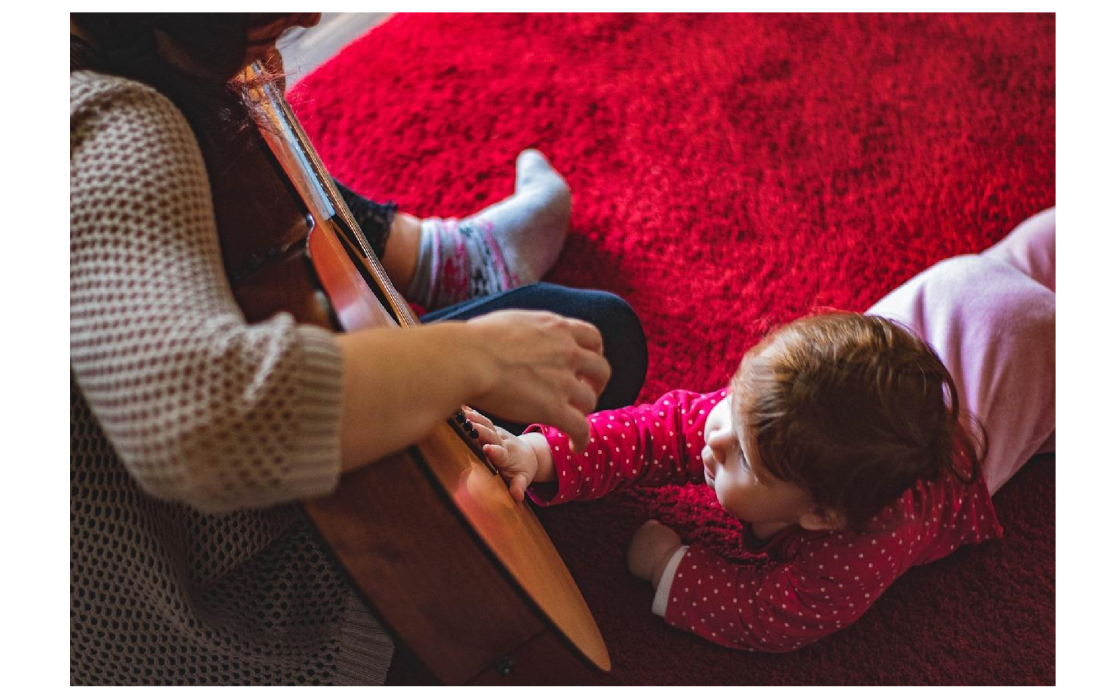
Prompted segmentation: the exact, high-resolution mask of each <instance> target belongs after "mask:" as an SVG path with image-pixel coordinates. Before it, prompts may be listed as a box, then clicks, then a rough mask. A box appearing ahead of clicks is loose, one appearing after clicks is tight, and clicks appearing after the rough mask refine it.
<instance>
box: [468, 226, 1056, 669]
mask: <svg viewBox="0 0 1120 698" xmlns="http://www.w3.org/2000/svg"><path fill="white" fill-rule="evenodd" d="M1054 227H1055V226H1054V213H1053V211H1052V210H1051V211H1048V212H1044V213H1042V214H1039V215H1038V216H1035V217H1034V218H1032V219H1030V220H1028V221H1027V222H1025V223H1023V224H1022V225H1020V226H1019V228H1017V229H1016V230H1015V231H1013V232H1012V233H1011V234H1010V235H1009V236H1008V237H1007V238H1006V239H1005V240H1004V241H1003V242H1001V243H1000V244H998V245H996V246H995V247H993V248H991V249H990V250H987V251H985V252H984V253H983V254H981V255H966V256H963V257H957V258H954V259H952V260H948V261H945V262H942V263H940V264H938V265H936V266H934V267H933V268H931V269H929V270H927V271H925V272H923V273H922V274H920V275H919V276H917V277H915V278H914V279H912V280H911V281H909V282H907V283H906V284H905V285H903V286H902V287H900V288H899V289H897V290H896V291H894V292H893V293H891V294H890V295H888V296H887V297H886V298H884V299H883V300H882V301H880V302H879V303H877V304H876V305H875V306H874V307H872V308H871V309H870V310H869V311H868V314H867V315H860V314H856V313H830V314H824V315H816V316H811V317H806V318H802V319H799V320H797V321H795V322H792V323H790V324H788V325H785V326H784V327H782V328H780V329H778V330H777V331H775V332H773V333H772V334H771V335H769V336H768V337H767V338H765V339H764V340H763V341H762V342H760V343H759V344H758V345H757V346H755V347H754V348H753V349H751V350H750V351H749V352H748V353H747V355H746V356H745V357H744V358H743V360H742V362H741V364H740V366H739V368H738V370H737V371H736V372H735V374H734V376H733V378H732V379H731V382H730V385H729V386H728V387H727V388H725V389H723V390H719V391H716V392H714V393H708V394H700V393H694V392H689V391H684V390H676V391H672V392H670V393H668V394H666V395H664V396H662V397H660V398H658V399H657V400H656V401H655V402H652V403H650V404H647V405H640V406H634V407H626V408H623V409H618V410H612V411H607V412H600V413H597V414H594V415H592V416H591V417H589V423H590V427H591V442H590V445H589V446H588V447H587V448H586V449H585V450H584V451H583V452H582V453H576V452H573V450H572V449H571V446H570V443H569V441H568V439H567V437H566V436H565V435H564V434H562V433H560V432H559V431H557V430H556V429H554V428H552V427H545V426H540V425H533V426H531V427H530V428H529V429H528V430H527V431H526V433H524V434H522V435H521V436H514V435H513V434H512V433H510V432H508V431H505V430H504V429H501V428H498V427H495V426H494V425H493V424H492V423H491V422H490V421H489V420H488V419H486V418H485V417H483V416H482V415H479V414H478V413H475V412H472V413H470V418H471V420H472V422H474V423H476V425H477V428H478V431H479V434H480V438H481V440H482V441H483V443H484V444H485V445H484V446H483V448H484V450H485V451H486V453H487V455H488V456H489V457H490V458H491V459H492V461H493V462H494V463H495V465H497V466H498V467H499V468H500V469H501V470H502V472H503V474H504V475H505V476H506V478H507V479H508V480H509V486H510V492H511V494H512V496H513V497H514V499H516V500H518V501H521V500H522V499H523V497H524V495H525V494H526V493H527V494H528V495H529V496H530V497H531V498H532V499H533V500H534V501H535V502H536V503H537V504H540V505H542V506H548V505H554V504H561V503H566V502H572V501H578V500H588V499H595V498H598V497H602V496H604V495H606V494H607V493H609V492H611V491H613V490H616V489H619V488H621V487H627V486H657V485H662V484H666V483H683V482H705V483H707V485H708V486H709V487H711V488H712V489H713V490H714V491H715V494H716V497H717V499H718V500H719V503H720V505H722V506H723V508H724V509H726V510H727V511H728V512H729V513H730V514H731V515H733V516H735V517H736V518H738V519H740V520H741V521H742V522H743V533H744V536H743V538H744V545H745V546H746V547H748V548H749V549H751V550H753V551H757V552H760V553H764V554H763V555H762V556H761V557H760V558H759V561H757V562H752V563H748V564H737V563H733V562H730V561H727V560H724V559H722V558H720V557H719V556H717V555H715V554H714V553H712V552H710V551H708V550H706V549H704V548H703V547H701V546H699V545H682V543H681V540H680V538H679V537H678V536H677V535H676V533H674V532H673V531H672V530H670V529H669V528H667V527H665V526H662V525H661V524H659V523H657V522H653V521H650V522H647V523H646V524H645V525H643V526H642V527H641V528H640V529H639V530H638V531H637V533H636V534H635V535H634V538H633V540H632V541H631V543H630V546H629V550H628V553H627V556H628V566H629V569H630V570H631V572H633V573H634V574H636V575H637V576H639V577H641V578H643V579H647V580H649V581H651V582H652V584H653V586H654V588H655V590H656V591H655V595H654V600H653V611H654V613H657V614H659V615H662V616H664V618H665V620H666V621H667V622H668V623H669V624H670V625H673V626H676V627H678V628H681V629H684V630H688V631H690V632H693V633H695V634H697V635H700V636H701V637H704V638H706V639H708V640H710V641H712V642H716V643H719V644H721V645H726V646H730V647H738V648H744V649H747V650H751V651H754V650H760V651H770V652H784V651H789V650H794V649H797V648H799V647H802V646H804V645H805V644H807V643H810V642H813V641H815V640H818V639H820V638H822V637H824V636H826V635H828V634H830V633H832V632H835V631H837V630H839V629H841V628H843V627H846V626H847V625H849V624H851V623H852V622H854V621H855V620H856V619H857V618H859V616H860V615H862V614H863V613H864V612H865V611H866V610H867V609H868V608H869V607H870V605H871V604H872V603H873V602H874V601H875V599H876V598H878V597H879V595H881V594H882V593H883V591H884V590H885V589H886V588H887V587H888V586H889V585H890V584H891V583H892V582H893V581H894V580H895V579H897V578H898V577H899V576H900V575H901V574H902V573H903V572H905V571H906V570H907V569H909V568H910V567H911V566H913V565H918V564H924V563H927V562H932V561H934V560H937V559H940V558H942V557H944V556H945V555H948V554H949V553H950V552H952V551H953V550H955V549H956V548H958V547H960V546H961V545H963V544H965V543H979V542H982V541H985V540H988V539H991V538H996V537H999V536H1000V535H1002V529H1001V527H1000V524H999V523H998V520H997V518H996V512H995V509H994V508H993V505H992V500H991V496H990V494H991V493H993V492H995V490H996V489H997V488H998V487H1000V486H1001V485H1002V484H1003V483H1004V482H1006V481H1007V479H1008V478H1009V477H1010V476H1011V475H1012V474H1013V473H1014V472H1015V471H1016V470H1017V469H1018V468H1019V467H1021V466H1022V465H1023V464H1024V463H1025V462H1026V460H1028V459H1029V457H1030V456H1031V455H1033V454H1034V453H1036V452H1039V451H1041V450H1053V440H1054V428H1055V426H1054V425H1055V419H1054V416H1055V410H1054V308H1055V303H1054V301H1055V293H1054Z"/></svg>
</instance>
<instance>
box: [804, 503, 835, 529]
mask: <svg viewBox="0 0 1120 698" xmlns="http://www.w3.org/2000/svg"><path fill="white" fill-rule="evenodd" d="M797 523H799V524H801V528H804V529H805V530H806V531H842V530H844V528H845V525H844V517H843V515H841V514H840V512H838V511H835V510H833V509H821V508H819V507H814V508H812V509H810V510H809V511H807V512H805V513H804V514H802V515H801V517H800V518H799V519H798V520H797Z"/></svg>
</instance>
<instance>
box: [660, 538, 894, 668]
mask: <svg viewBox="0 0 1120 698" xmlns="http://www.w3.org/2000/svg"><path fill="white" fill-rule="evenodd" d="M872 540H874V542H872ZM849 542H850V543H852V545H851V547H849ZM880 551H883V552H880ZM888 552H889V553H890V554H889V555H888V554H887V553H888ZM902 553H903V550H902V547H901V542H900V539H898V538H895V539H893V540H892V539H890V538H889V537H887V538H884V539H881V540H880V539H868V538H861V539H854V538H846V537H844V536H842V535H838V536H828V537H826V538H824V539H818V540H815V541H812V542H810V543H807V544H806V545H805V546H804V547H803V548H802V550H801V551H799V554H798V555H797V556H796V557H795V558H794V559H792V560H789V561H784V562H777V561H774V560H772V559H770V558H765V557H763V558H759V560H758V561H755V562H748V563H732V562H729V561H727V560H724V559H723V558H721V557H719V556H717V555H716V554H715V553H712V552H711V551H709V550H707V549H705V548H704V547H702V546H700V545H691V546H689V547H688V549H687V550H686V552H685V554H684V557H682V558H681V560H680V563H679V564H678V565H677V567H676V571H675V573H674V574H673V576H672V581H671V586H670V587H669V589H668V593H667V600H666V607H665V622H667V623H668V624H669V625H672V626H674V627H676V628H680V629H681V630H687V631H688V632H691V633H694V634H696V635H699V636H700V637H702V638H704V639H706V640H709V641H711V642H714V643H716V644H719V645H723V646H725V647H734V648H738V649H745V650H748V651H762V652H789V651H792V650H795V649H798V648H800V647H803V646H805V645H807V644H809V643H811V642H814V641H816V640H819V639H821V638H823V637H825V636H826V635H830V634H831V633H834V632H836V631H837V630H840V629H842V628H845V627H847V626H848V625H850V624H852V623H853V622H854V621H855V620H856V619H857V618H859V617H860V616H861V615H863V613H864V612H865V611H866V610H867V609H868V608H869V607H870V606H871V604H872V602H873V601H875V599H877V598H878V597H879V595H880V594H882V593H883V591H884V590H885V589H886V588H887V587H888V586H889V585H890V584H891V583H892V582H893V581H894V580H895V579H897V578H898V576H899V575H901V574H902V572H903V571H904V570H905V569H906V567H908V563H906V562H903V560H904V557H905V556H904V555H903V554H902ZM892 561H897V563H894V562H892Z"/></svg>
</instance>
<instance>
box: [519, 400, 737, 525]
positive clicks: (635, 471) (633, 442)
mask: <svg viewBox="0 0 1120 698" xmlns="http://www.w3.org/2000/svg"><path fill="white" fill-rule="evenodd" d="M726 396H727V391H726V390H719V391H716V392H714V393H706V394H704V393H694V392H690V391H687V390H674V391H672V392H669V393H666V394H665V395H662V396H661V397H659V398H658V399H657V400H656V401H655V402H652V403H650V404H648V405H635V406H632V407H623V408H621V409H617V410H609V411H604V412H597V413H595V414H593V415H591V416H590V417H588V418H587V419H588V422H589V426H590V427H591V440H590V442H589V443H588V446H587V448H586V449H585V450H584V451H583V452H582V453H573V452H572V450H571V448H570V446H569V444H568V437H567V436H565V435H564V434H563V433H562V432H560V431H559V430H558V429H556V428H555V427H549V426H545V425H540V424H534V425H532V426H530V427H529V429H527V430H526V431H527V432H539V433H541V434H543V435H544V437H545V438H546V439H547V440H548V446H549V449H550V450H551V452H552V460H553V464H554V465H555V467H556V477H557V483H556V484H555V485H553V484H552V483H548V484H547V485H539V484H538V485H534V486H533V487H531V488H529V491H528V493H529V496H530V497H531V498H532V499H533V501H534V502H536V503H537V504H540V505H542V506H548V505H551V504H560V503H563V502H572V501H579V500H589V499H598V498H599V497H602V496H605V495H606V494H608V493H609V492H613V491H614V490H617V489H619V488H622V487H630V486H645V487H656V486H659V485H664V484H668V483H683V482H702V481H703V478H704V464H703V461H701V459H700V451H701V450H702V449H703V448H704V423H705V422H706V421H707V415H708V414H709V413H710V412H711V410H712V407H714V406H715V405H717V404H718V403H719V401H720V400H722V399H724V398H725V397H726Z"/></svg>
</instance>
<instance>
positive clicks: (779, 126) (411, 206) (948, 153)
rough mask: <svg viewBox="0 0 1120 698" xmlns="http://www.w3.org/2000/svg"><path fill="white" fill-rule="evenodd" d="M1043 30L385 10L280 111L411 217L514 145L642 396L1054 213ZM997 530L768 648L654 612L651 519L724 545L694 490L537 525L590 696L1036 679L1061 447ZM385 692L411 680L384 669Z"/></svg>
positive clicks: (571, 271) (1017, 492) (1045, 627)
mask: <svg viewBox="0 0 1120 698" xmlns="http://www.w3.org/2000/svg"><path fill="white" fill-rule="evenodd" d="M1054 60H1055V39H1054V17H1053V15H1044V16H1035V15H1014V16H1000V15H982V16H980V15H953V16H898V15H893V16H830V15H823V16H822V15H815V16H783V15H765V16H736V15H730V16H728V15H719V16H711V15H695V16H691V15H685V16H681V15H662V16H648V15H622V16H618V15H559V16H558V15H536V16H506V15H478V16H467V15H458V16H447V15H420V16H407V15H406V16H397V17H394V18H392V19H391V20H390V21H388V22H387V23H386V24H384V25H382V26H380V27H378V28H376V29H374V30H373V31H372V32H371V33H369V34H368V35H367V36H366V37H364V38H363V39H361V40H359V41H358V42H356V43H355V44H353V45H351V46H350V47H349V48H348V49H346V50H345V51H344V52H343V53H342V54H341V55H339V56H338V57H337V58H335V59H334V60H333V61H331V62H330V63H328V64H327V65H325V66H324V67H322V68H321V69H319V70H318V71H316V72H315V73H313V74H312V75H310V76H309V77H308V78H306V80H304V81H303V82H302V83H301V84H300V85H299V86H298V87H297V88H296V90H295V92H294V94H293V95H292V97H293V102H295V104H296V111H297V112H298V113H299V115H300V117H301V118H302V119H303V121H304V123H305V125H306V127H307V130H308V132H309V133H310V135H311V137H312V139H313V140H314V141H315V143H316V144H317V145H318V147H319V149H320V152H321V153H322V155H323V158H324V160H325V161H326V163H327V166H328V167H329V168H330V169H331V170H332V171H333V172H334V174H335V175H336V176H337V177H338V178H340V179H341V180H343V181H344V182H347V183H348V184H350V185H352V186H353V187H354V188H355V189H356V190H358V191H360V192H363V193H365V194H367V195H370V196H373V197H376V198H383V199H394V200H396V201H398V202H399V203H400V204H401V207H402V208H403V209H404V210H407V211H411V212H414V213H417V214H420V215H445V216H448V215H464V214H467V213H469V212H471V211H474V210H475V209H477V208H479V207H480V206H482V205H483V204H487V203H490V202H493V201H496V200H498V199H501V198H503V197H504V196H506V195H507V194H508V193H509V192H511V191H512V190H513V175H514V172H513V161H514V157H515V156H516V155H517V153H518V152H519V151H520V150H521V149H522V148H525V147H529V146H535V147H537V148H539V149H541V150H542V151H543V152H544V153H545V154H547V155H548V156H549V157H550V158H551V160H552V162H553V163H554V164H555V166H556V168H557V169H558V170H559V171H560V172H561V173H562V174H563V175H564V176H565V177H566V178H567V179H568V182H569V183H570V184H571V187H572V191H573V207H574V211H573V216H572V233H571V236H570V239H569V242H568V244H567V247H566V249H565V251H564V254H563V256H562V257H561V259H560V261H559V263H558V264H557V266H556V268H555V270H554V271H553V272H552V274H551V275H550V276H549V280H550V281H554V282H557V283H562V284H568V285H571V286H578V287H594V288H602V289H607V290H610V291H613V292H615V293H618V294H620V295H621V296H623V297H625V298H626V299H627V300H628V301H629V302H630V303H631V304H632V305H633V306H634V308H635V309H636V310H637V313H638V315H639V316H640V317H641V319H642V322H643V323H644V325H645V328H646V332H647V334H648V337H649V354H650V368H649V377H648V379H647V381H646V386H645V389H644V390H643V393H642V398H647V399H648V398H654V397H656V396H657V395H658V394H660V393H661V392H662V391H665V390H668V389H671V388H677V387H683V388H690V389H695V390H711V389H714V388H717V387H719V386H722V385H723V384H724V383H725V382H726V381H727V379H728V377H729V376H730V374H731V372H732V370H733V369H734V367H735V366H736V363H737V361H738V359H739V357H740V356H741V354H742V353H743V352H744V350H746V349H747V348H748V347H750V346H751V345H752V344H753V343H755V342H756V341H757V340H758V339H759V337H760V336H761V335H762V334H763V333H764V332H765V331H766V330H767V328H769V327H771V326H773V325H774V324H776V323H781V322H784V321H787V320H790V319H791V318H794V317H796V316H798V315H800V314H802V313H805V312H806V311H808V310H811V309H813V308H819V307H822V306H829V307H835V308H843V309H855V310H864V309H866V308H867V307H868V306H870V305H871V304H872V303H873V302H874V301H875V300H876V299H878V298H879V297H880V296H882V295H883V294H885V293H886V292H887V291H889V290H890V289H891V288H893V287H894V286H896V285H898V284H900V283H901V282H903V281H905V280H906V279H907V278H909V277H910V276H913V275H914V274H916V273H917V272H919V271H921V270H922V269H924V268H925V267H927V266H929V265H931V264H933V263H934V262H936V261H938V260H940V259H943V258H945V257H949V256H951V255H956V254H961V253H968V252H976V251H979V250H982V249H984V248H985V247H988V246H989V245H991V244H992V243H994V242H996V241H997V240H999V239H1000V238H1001V237H1002V236H1004V235H1006V234H1007V233H1008V232H1009V231H1010V230H1011V229H1012V227H1013V226H1014V225H1015V224H1016V223H1017V222H1018V221H1020V220H1022V219H1024V218H1026V217H1027V216H1029V215H1030V214H1032V213H1034V212H1036V211H1038V210H1040V209H1042V208H1045V207H1047V206H1051V205H1053V204H1054V153H1055V146H1054V91H1055V75H1054ZM995 501H996V506H997V507H998V509H999V511H1000V513H1001V518H1002V520H1003V523H1004V525H1005V526H1006V529H1007V536H1006V538H1004V539H1003V540H1001V541H998V542H994V543H989V544H985V545H982V546H978V547H971V548H966V549H964V550H962V551H959V552H957V553H955V554H954V555H952V556H950V557H949V558H947V559H945V560H943V561H940V562H938V563H935V564H932V565H928V566H925V567H921V568H916V569H914V570H912V571H910V572H908V573H907V574H906V575H905V577H904V578H903V579H902V580H901V581H899V582H898V583H897V584H896V585H895V586H894V587H892V588H891V589H890V590H888V591H887V593H886V594H884V596H883V597H882V598H881V599H880V600H879V602H878V603H877V604H876V605H875V606H874V607H873V608H872V609H871V610H870V611H869V612H868V613H867V614H866V615H865V616H864V617H863V618H862V619H860V620H859V621H858V622H857V623H856V624H855V625H853V626H852V627H850V628H848V629H846V630H843V631H841V632H839V633H836V634H835V635H833V636H831V637H829V638H827V639H825V640H824V641H821V642H819V643H817V644H815V645H812V646H809V647H807V648H805V649H802V650H800V651H798V652H795V653H793V654H788V655H758V654H748V653H742V652H737V651H734V650H728V649H722V648H719V647H716V646H714V645H709V644H707V643H705V642H703V641H701V640H699V639H697V638H695V637H693V636H691V635H688V634H686V633H683V632H679V631H677V630H673V629H670V628H669V627H668V626H665V625H663V623H662V622H661V621H660V620H659V619H657V618H655V617H654V616H652V615H651V614H650V611H649V607H650V602H651V599H652V590H651V589H650V588H649V587H648V585H646V584H644V583H640V582H638V581H637V580H635V579H634V578H632V577H630V575H629V574H628V573H627V572H626V568H625V565H624V559H623V552H624V550H625V546H626V543H627V541H628V539H629V537H630V535H631V534H632V533H633V531H634V530H635V529H636V528H637V527H638V526H639V525H640V524H641V522H642V521H644V520H645V519H646V518H648V517H656V518H658V519H660V520H661V521H663V522H665V523H666V524H668V525H670V526H672V527H674V528H675V529H676V530H678V531H679V532H680V533H681V534H682V536H683V537H684V538H685V540H686V541H702V542H704V543H706V544H707V545H709V546H714V547H715V548H717V549H720V550H722V551H724V552H725V553H727V554H728V555H732V556H733V555H735V554H736V540H737V537H738V532H739V525H738V523H737V522H735V521H732V520H730V519H728V518H727V517H726V516H724V515H723V514H722V512H721V511H720V510H719V509H718V507H717V506H716V503H715V499H714V497H713V496H712V495H711V494H710V492H709V491H708V490H706V489H703V488H699V487H684V488H680V487H667V488H664V489H660V490H645V491H633V492H626V493H619V494H617V495H615V496H613V497H611V498H609V499H607V500H603V501H600V502H595V503H590V504H576V505H570V506H567V507H561V508H558V509H553V510H549V511H546V512H542V514H541V518H542V520H543V521H544V523H545V525H546V526H547V528H548V530H549V532H550V533H551V535H552V536H553V538H554V540H555V542H556V545H557V547H558V548H559V549H560V552H561V553H562V554H563V556H564V558H565V559H566V560H567V561H568V563H569V565H570V567H571V570H572V573H573V574H574V576H575V578H576V580H577V581H578V582H579V583H580V586H581V587H582V588H583V591H584V593H585V595H586V597H587V600H588V603H589V604H590V606H591V609H592V611H593V612H594V613H595V615H596V617H597V618H598V620H599V623H600V626H601V628H602V631H603V635H604V637H605V638H606V641H607V644H608V646H609V648H610V651H611V655H612V659H613V662H614V670H613V671H612V672H611V673H610V674H609V675H607V676H604V677H603V678H602V682H603V683H605V684H851V683H862V684H867V683H871V684H895V683H903V684H928V683H935V684H945V683H954V684H955V683H983V684H988V683H1028V684H1049V683H1053V682H1054V577H1055V571H1054V459H1053V457H1046V458H1036V459H1035V460H1034V461H1032V462H1031V463H1030V464H1029V465H1028V466H1027V467H1026V468H1025V469H1024V470H1023V471H1022V472H1021V473H1020V474H1019V475H1018V476H1017V477H1016V478H1015V479H1014V480H1013V481H1012V482H1011V483H1010V484H1009V485H1008V486H1007V487H1006V488H1005V489H1004V490H1003V491H1002V492H1000V493H999V495H998V496H997V497H996V500H995ZM390 680H391V681H394V682H397V683H410V682H419V681H424V680H425V679H424V677H423V675H422V674H421V673H420V672H419V671H418V670H417V668H416V667H414V666H412V665H411V664H410V663H409V661H408V657H407V655H406V654H402V657H401V659H400V660H399V661H398V662H397V663H396V664H395V665H394V668H393V670H392V671H391V673H390Z"/></svg>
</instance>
